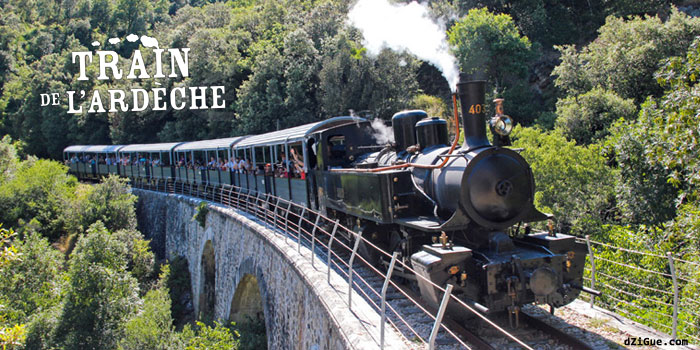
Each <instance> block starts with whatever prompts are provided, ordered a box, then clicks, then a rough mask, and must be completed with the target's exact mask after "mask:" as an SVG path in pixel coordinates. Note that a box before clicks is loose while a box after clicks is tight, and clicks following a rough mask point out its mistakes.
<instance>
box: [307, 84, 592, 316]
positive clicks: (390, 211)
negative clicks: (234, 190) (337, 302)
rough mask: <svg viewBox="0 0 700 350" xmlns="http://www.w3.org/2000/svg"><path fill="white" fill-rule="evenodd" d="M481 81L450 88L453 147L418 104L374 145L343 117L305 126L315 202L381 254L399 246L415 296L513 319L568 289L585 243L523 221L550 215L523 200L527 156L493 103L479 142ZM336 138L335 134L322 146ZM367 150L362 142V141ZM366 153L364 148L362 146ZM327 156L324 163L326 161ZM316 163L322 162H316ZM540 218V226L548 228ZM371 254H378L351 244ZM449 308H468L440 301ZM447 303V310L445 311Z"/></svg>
mask: <svg viewBox="0 0 700 350" xmlns="http://www.w3.org/2000/svg"><path fill="white" fill-rule="evenodd" d="M484 88H485V82H484V81H478V80H469V78H468V77H467V76H465V75H462V76H461V80H460V83H459V84H458V91H457V96H458V97H459V101H460V104H461V112H462V113H461V121H460V120H457V101H456V97H455V98H454V100H455V101H454V105H455V106H454V107H455V119H456V120H455V123H456V124H458V123H459V124H461V125H462V129H463V130H464V141H463V143H462V144H461V145H458V144H457V140H454V141H453V142H452V143H451V145H450V143H449V142H448V133H447V123H446V121H445V120H442V119H438V118H429V117H428V115H427V114H426V113H425V112H424V111H420V110H413V111H404V112H400V113H397V114H395V115H394V117H393V118H392V126H393V133H394V140H395V142H394V143H393V144H390V145H386V146H384V147H383V148H381V149H379V150H377V147H378V146H377V145H376V142H375V141H374V140H373V139H372V137H371V133H372V130H371V129H370V128H369V127H368V126H364V127H363V126H359V125H346V126H341V127H338V128H333V129H330V130H326V131H324V132H322V133H319V134H318V135H315V136H314V137H315V140H318V143H320V144H321V145H327V147H317V148H316V149H315V152H316V153H317V155H318V157H317V159H318V163H319V164H317V165H318V166H317V167H316V169H317V171H315V173H314V181H315V188H316V189H317V191H315V193H316V200H317V201H318V205H319V207H320V209H322V210H323V211H326V212H330V214H331V215H335V216H336V217H339V218H341V219H345V220H346V221H345V223H346V224H347V225H350V226H352V227H355V229H356V230H357V231H358V232H360V233H361V234H362V235H363V236H364V237H366V238H367V239H369V240H370V241H372V242H374V243H376V244H377V245H379V246H380V247H382V248H385V249H386V250H387V251H389V252H399V256H400V257H401V258H402V259H403V261H404V262H406V263H407V264H410V266H412V267H413V269H414V270H415V271H416V273H417V274H419V275H420V276H422V277H424V279H423V278H417V277H416V276H413V275H411V274H408V273H402V271H396V272H395V274H399V275H401V276H403V277H405V278H407V279H409V280H412V281H413V282H412V283H413V284H414V285H415V286H416V289H418V290H419V291H420V294H421V296H422V297H423V299H425V301H426V302H427V303H429V304H431V305H432V306H435V307H436V306H438V304H439V302H440V299H441V293H440V292H439V290H437V289H436V288H434V287H433V286H432V285H431V284H430V283H428V282H426V280H427V281H431V282H433V283H435V284H436V285H439V286H445V285H446V284H452V285H453V293H454V294H455V295H457V296H458V297H459V298H460V299H461V300H463V301H464V302H465V303H467V304H468V305H470V306H472V307H473V308H474V309H476V310H479V311H480V312H483V313H493V312H501V311H508V312H510V314H511V315H513V316H515V317H514V319H515V320H516V322H517V316H518V313H519V310H520V306H521V305H523V304H526V303H537V304H548V305H550V307H551V308H552V310H553V309H554V308H555V307H560V306H563V305H565V304H568V303H569V302H571V301H573V300H574V299H575V298H576V297H577V296H578V295H579V293H580V291H582V290H585V291H587V292H591V293H596V292H595V291H591V290H588V289H586V288H584V287H582V286H583V284H582V276H583V267H584V262H585V254H586V250H585V249H584V246H583V245H581V244H579V243H577V242H576V241H575V237H573V236H570V235H565V234H559V233H554V232H553V231H552V229H551V228H550V229H549V230H548V231H542V232H534V231H533V230H532V229H531V228H530V226H529V224H528V223H532V222H537V221H545V220H551V219H552V217H551V216H550V215H546V214H543V213H541V212H539V211H538V210H537V209H536V208H535V206H534V204H533V200H534V193H535V183H534V178H533V174H532V170H531V168H530V166H529V165H528V163H527V161H526V160H525V159H524V158H523V157H522V156H521V155H520V154H519V153H518V152H517V150H513V149H510V148H507V147H505V146H507V145H509V144H510V140H509V138H508V134H509V133H510V131H511V129H512V121H511V119H510V117H508V116H506V115H504V114H503V109H502V104H501V103H502V100H496V101H495V102H496V108H495V109H496V113H495V116H494V117H492V118H490V120H489V127H490V129H491V132H492V133H493V139H494V143H493V144H491V142H489V139H488V137H487V134H486V132H487V131H486V118H485V115H484V99H485V93H484ZM340 136H342V140H343V142H342V143H338V142H336V143H334V140H336V141H337V140H338V139H339V137H340ZM373 147H374V148H375V150H374V151H371V148H373ZM368 150H370V151H369V152H368ZM334 159H335V162H333V160H334ZM324 163H325V164H324ZM550 227H551V226H550ZM361 251H362V252H364V254H365V255H366V257H367V258H368V259H370V260H373V261H374V262H375V263H378V264H384V265H387V263H388V262H387V261H385V260H384V259H382V258H381V257H377V256H374V255H373V254H372V253H371V249H361ZM452 307H453V308H454V309H453V310H452V312H451V314H452V317H455V318H458V319H466V318H469V317H470V316H472V315H468V314H465V313H464V311H461V312H458V311H457V310H463V309H460V308H458V307H457V305H452ZM449 310H450V308H449V307H448V311H449Z"/></svg>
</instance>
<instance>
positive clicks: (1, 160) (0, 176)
mask: <svg viewBox="0 0 700 350" xmlns="http://www.w3.org/2000/svg"><path fill="white" fill-rule="evenodd" d="M18 164H19V159H17V149H15V146H13V145H12V138H10V135H5V136H4V137H3V138H2V140H0V184H2V183H3V182H5V181H8V180H9V179H10V178H11V177H12V176H13V175H14V173H15V171H16V170H17V165H18Z"/></svg>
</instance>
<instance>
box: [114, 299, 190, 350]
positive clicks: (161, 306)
mask: <svg viewBox="0 0 700 350" xmlns="http://www.w3.org/2000/svg"><path fill="white" fill-rule="evenodd" d="M124 328H125V334H124V337H123V338H122V339H121V341H120V342H119V349H123V350H141V349H163V350H165V349H173V348H177V347H176V342H177V341H178V339H177V334H176V333H175V329H174V327H173V319H172V317H171V316H170V296H169V295H168V290H167V288H157V289H153V290H150V291H148V293H146V295H145V296H144V298H143V306H142V307H141V310H140V311H139V313H138V314H136V316H134V317H133V318H131V319H130V320H129V321H128V322H126V324H125V325H124Z"/></svg>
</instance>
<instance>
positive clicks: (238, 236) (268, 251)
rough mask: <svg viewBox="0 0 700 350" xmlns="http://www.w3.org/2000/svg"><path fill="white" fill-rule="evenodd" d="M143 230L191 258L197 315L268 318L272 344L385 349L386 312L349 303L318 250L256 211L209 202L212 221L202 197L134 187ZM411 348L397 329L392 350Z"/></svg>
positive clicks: (160, 248)
mask: <svg viewBox="0 0 700 350" xmlns="http://www.w3.org/2000/svg"><path fill="white" fill-rule="evenodd" d="M133 193H134V194H135V195H137V196H138V198H139V201H138V205H137V214H138V217H139V227H140V228H141V230H142V232H143V233H144V235H146V237H147V238H149V239H151V240H152V246H153V249H154V251H155V252H156V253H157V254H160V255H161V256H165V257H166V258H168V259H172V258H175V257H177V256H182V257H184V258H186V259H187V261H188V268H189V272H190V277H191V285H192V296H193V298H192V299H193V304H194V305H193V306H194V312H195V314H196V315H204V314H207V315H209V316H210V317H213V318H215V319H220V320H230V321H240V320H243V319H245V317H246V316H249V317H259V318H262V319H264V323H265V327H266V335H267V342H268V349H285V350H286V349H304V350H306V349H319V350H320V349H378V348H379V324H380V316H379V315H378V314H377V313H376V312H375V311H374V310H373V309H372V308H371V307H370V306H369V305H368V304H367V302H366V301H365V300H364V299H362V298H360V297H353V306H352V309H349V308H348V306H347V290H348V287H347V282H346V281H345V280H344V279H343V278H341V277H340V276H339V275H337V274H335V273H332V277H331V283H330V284H328V282H327V275H326V271H327V270H326V269H327V267H326V265H325V263H324V262H322V261H320V260H322V259H316V263H315V266H316V267H312V265H311V263H310V260H309V259H310V254H311V252H310V251H309V250H308V249H306V248H302V250H301V252H300V253H298V252H297V246H296V243H293V242H292V241H291V240H288V241H287V240H285V239H284V236H283V235H282V234H280V233H279V232H276V231H273V230H271V229H270V228H269V227H267V226H265V225H264V224H263V223H261V222H260V221H258V220H257V219H256V218H254V217H253V216H250V215H248V214H246V213H243V212H240V211H237V210H235V209H231V208H226V207H224V206H221V205H218V204H214V203H208V208H209V211H208V214H207V216H206V222H205V226H204V227H202V226H201V225H200V223H199V222H198V221H195V220H193V216H194V215H195V213H197V206H198V205H199V204H200V202H201V200H200V199H196V198H192V197H186V196H182V195H176V194H165V193H160V192H153V191H147V190H140V189H134V190H133ZM407 347H410V345H409V344H408V343H407V342H406V340H405V339H404V338H403V337H402V336H401V335H399V333H398V332H397V331H395V330H394V329H393V328H391V327H387V328H386V348H395V349H399V348H401V349H403V348H407Z"/></svg>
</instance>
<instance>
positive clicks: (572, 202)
mask: <svg viewBox="0 0 700 350" xmlns="http://www.w3.org/2000/svg"><path fill="white" fill-rule="evenodd" d="M512 137H513V147H516V148H524V150H523V152H522V153H521V154H522V156H523V157H525V159H526V160H527V161H528V163H529V164H530V166H531V167H532V172H533V173H534V175H535V185H536V193H535V205H536V206H537V208H538V209H539V210H540V211H543V212H550V213H553V214H554V216H555V218H556V220H557V223H556V224H557V229H558V230H559V231H560V232H569V231H571V232H572V233H576V234H581V233H587V234H588V233H594V232H598V231H600V229H601V224H602V223H604V222H607V221H608V220H610V219H611V217H610V215H611V214H612V213H611V212H610V209H611V207H612V205H611V202H612V199H613V191H612V190H613V182H612V180H613V174H614V171H613V170H612V169H610V168H609V167H608V166H607V165H606V164H605V159H604V158H603V157H602V156H601V154H600V147H599V146H597V145H590V146H576V144H575V143H574V142H573V141H567V140H566V138H565V137H564V136H563V135H562V134H561V133H559V132H558V131H548V132H546V131H541V130H538V129H534V128H523V127H516V128H515V130H514V132H513V135H512Z"/></svg>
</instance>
